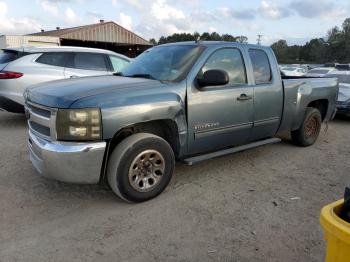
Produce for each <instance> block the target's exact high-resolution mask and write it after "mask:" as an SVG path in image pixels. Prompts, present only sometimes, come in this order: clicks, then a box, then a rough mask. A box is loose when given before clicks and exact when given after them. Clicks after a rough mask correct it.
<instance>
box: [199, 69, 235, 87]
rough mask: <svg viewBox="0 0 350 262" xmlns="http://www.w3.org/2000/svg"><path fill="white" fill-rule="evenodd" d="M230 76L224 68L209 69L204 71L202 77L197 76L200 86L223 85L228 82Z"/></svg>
mask: <svg viewBox="0 0 350 262" xmlns="http://www.w3.org/2000/svg"><path fill="white" fill-rule="evenodd" d="M229 81H230V78H229V76H228V74H227V72H226V71H224V70H218V69H213V70H208V71H206V72H204V74H203V76H202V77H201V78H197V82H198V85H199V86H200V87H205V86H223V85H226V84H228V82H229Z"/></svg>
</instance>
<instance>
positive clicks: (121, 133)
mask: <svg viewBox="0 0 350 262" xmlns="http://www.w3.org/2000/svg"><path fill="white" fill-rule="evenodd" d="M137 133H150V134H153V135H156V136H159V137H161V138H163V139H164V140H165V141H167V142H168V143H169V145H170V146H171V148H172V150H173V152H174V155H175V157H176V158H179V157H180V156H181V155H182V153H183V152H182V150H183V142H184V141H181V139H182V138H181V137H182V136H183V134H181V132H180V131H179V126H178V123H177V122H176V121H174V120H171V119H157V120H151V121H145V122H140V123H135V124H131V125H128V126H125V127H123V128H121V129H119V130H118V131H117V132H116V133H115V134H114V136H113V137H112V138H111V139H110V140H109V141H108V146H107V148H106V152H105V157H104V163H103V170H102V173H101V182H105V181H106V180H105V179H106V170H107V164H108V160H109V157H110V155H111V153H112V152H113V150H114V149H115V148H116V146H117V145H118V144H119V143H120V142H121V141H123V140H124V139H125V138H127V137H129V136H131V135H133V134H137ZM182 140H183V139H182Z"/></svg>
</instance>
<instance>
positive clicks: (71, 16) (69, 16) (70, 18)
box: [64, 7, 80, 24]
mask: <svg viewBox="0 0 350 262" xmlns="http://www.w3.org/2000/svg"><path fill="white" fill-rule="evenodd" d="M64 16H65V22H66V23H68V24H77V23H79V22H80V19H79V17H78V16H77V15H76V14H75V12H74V11H73V9H72V8H70V7H67V9H66V11H65V12H64Z"/></svg>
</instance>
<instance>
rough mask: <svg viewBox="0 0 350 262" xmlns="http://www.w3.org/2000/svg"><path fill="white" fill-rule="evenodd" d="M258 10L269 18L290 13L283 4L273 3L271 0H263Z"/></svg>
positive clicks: (277, 17)
mask: <svg viewBox="0 0 350 262" xmlns="http://www.w3.org/2000/svg"><path fill="white" fill-rule="evenodd" d="M258 11H259V12H260V14H261V15H262V16H263V17H264V18H267V19H281V18H284V17H287V16H288V15H289V12H288V10H287V9H285V8H283V7H281V6H277V5H273V4H272V3H271V2H269V1H261V4H260V7H259V9H258Z"/></svg>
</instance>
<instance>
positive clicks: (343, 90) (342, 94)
mask: <svg viewBox="0 0 350 262" xmlns="http://www.w3.org/2000/svg"><path fill="white" fill-rule="evenodd" d="M349 99H350V84H343V83H339V94H338V102H345V101H347V100H349Z"/></svg>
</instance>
